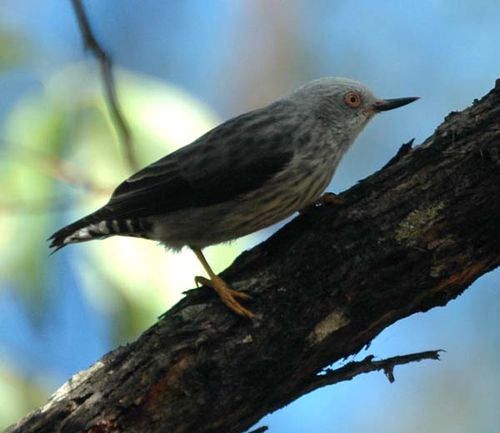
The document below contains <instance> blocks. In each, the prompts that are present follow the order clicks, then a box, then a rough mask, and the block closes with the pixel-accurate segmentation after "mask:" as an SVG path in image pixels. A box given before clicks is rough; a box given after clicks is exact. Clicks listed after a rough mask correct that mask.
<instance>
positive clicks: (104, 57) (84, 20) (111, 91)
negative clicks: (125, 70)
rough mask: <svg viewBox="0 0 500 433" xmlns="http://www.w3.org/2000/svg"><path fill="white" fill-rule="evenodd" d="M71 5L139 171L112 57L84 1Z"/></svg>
mask: <svg viewBox="0 0 500 433" xmlns="http://www.w3.org/2000/svg"><path fill="white" fill-rule="evenodd" d="M71 3H72V4H73V9H74V11H75V15H76V18H77V20H78V26H79V28H80V33H81V35H82V39H83V43H84V45H85V48H86V49H88V50H90V51H91V52H92V53H93V54H94V56H95V57H96V59H97V61H98V62H99V66H100V68H101V77H102V81H103V84H104V90H105V93H106V103H107V105H108V109H109V111H110V113H111V117H112V119H113V123H114V124H115V128H116V130H117V133H118V135H119V137H120V142H121V143H122V146H123V149H124V151H125V157H126V159H127V162H128V164H129V165H130V167H131V168H132V170H134V171H137V170H138V169H139V165H138V163H137V158H136V156H135V152H134V146H133V142H132V133H131V131H130V127H129V125H128V123H127V121H126V120H125V116H124V115H123V112H122V110H121V108H120V104H119V102H118V98H117V96H116V86H115V81H114V78H113V73H112V61H111V57H110V55H109V54H108V53H106V51H104V49H103V48H102V47H101V45H100V44H99V42H97V39H96V38H95V36H94V33H93V31H92V28H91V26H90V22H89V20H88V17H87V15H86V13H85V9H84V8H83V4H82V1H81V0H71Z"/></svg>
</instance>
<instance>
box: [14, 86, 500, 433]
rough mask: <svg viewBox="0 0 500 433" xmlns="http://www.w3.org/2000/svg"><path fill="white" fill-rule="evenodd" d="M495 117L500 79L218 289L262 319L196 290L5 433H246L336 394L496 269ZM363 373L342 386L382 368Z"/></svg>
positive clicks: (499, 243)
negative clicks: (347, 360)
mask: <svg viewBox="0 0 500 433" xmlns="http://www.w3.org/2000/svg"><path fill="white" fill-rule="evenodd" d="M499 119H500V81H497V84H496V87H495V89H493V90H492V91H491V92H490V93H489V94H488V95H486V96H485V97H484V98H482V99H481V100H480V101H476V102H475V103H474V104H473V106H471V107H469V108H467V109H466V110H464V111H463V112H460V113H451V114H450V115H449V116H448V117H447V118H446V119H445V121H444V123H443V124H442V125H441V126H440V127H439V128H438V129H437V130H436V131H435V133H434V134H433V135H432V136H431V137H430V138H429V139H427V140H426V141H425V142H424V143H423V144H422V145H420V146H418V147H416V148H414V149H412V148H411V145H406V146H404V147H403V148H402V149H401V151H400V152H398V155H396V157H395V158H393V159H392V160H391V161H390V162H389V163H388V164H387V166H386V167H384V168H383V169H382V170H380V171H379V172H377V173H375V174H373V175H372V176H370V177H368V178H367V179H365V180H363V181H362V182H360V183H359V184H358V185H356V186H354V187H353V188H351V189H350V190H348V191H346V192H344V193H343V194H341V198H343V199H344V200H345V203H344V204H342V205H340V206H324V207H318V208H315V209H313V210H312V211H310V212H308V213H307V214H305V215H302V216H300V217H298V218H296V219H295V220H293V221H292V222H291V223H290V224H288V225H287V226H285V227H284V228H283V229H282V230H280V231H279V232H278V233H276V234H275V235H274V236H272V237H271V238H270V239H269V240H267V241H266V242H264V243H262V244H261V245H259V246H257V247H255V248H253V249H252V250H250V251H248V252H245V253H243V254H242V255H241V256H240V257H239V258H238V259H237V260H236V261H235V262H234V263H233V265H232V266H231V267H230V268H229V269H227V270H226V271H225V272H224V273H223V277H224V278H225V279H226V281H228V282H230V283H232V285H233V286H234V287H235V288H236V289H239V290H246V291H248V292H249V293H250V294H251V295H252V296H253V301H252V302H251V305H250V307H251V308H252V310H253V311H254V312H255V313H256V314H257V317H256V319H255V320H253V321H249V320H245V319H242V318H240V317H236V316H235V315H233V314H231V313H230V312H229V311H228V310H227V308H225V307H224V306H223V305H222V304H221V303H220V301H219V300H218V299H217V298H216V296H214V294H213V293H212V292H211V291H210V290H208V289H206V288H201V289H197V290H193V291H190V293H188V295H187V296H186V298H185V299H183V300H182V301H181V302H179V303H178V304H177V305H176V306H174V307H173V308H172V309H171V310H170V311H168V312H167V313H166V314H165V315H164V317H162V318H161V319H160V320H159V321H158V323H157V324H155V325H154V326H152V327H151V328H150V329H149V330H147V331H146V332H145V333H144V334H143V335H142V336H141V337H140V338H139V339H138V340H137V341H135V342H133V343H131V344H129V345H127V346H125V347H119V348H117V349H116V350H114V351H112V352H110V353H109V354H107V355H106V356H105V357H104V358H103V359H102V360H101V361H99V362H98V363H96V364H95V365H94V366H93V367H91V368H90V369H89V370H87V371H84V372H82V373H80V374H79V375H77V376H75V377H73V378H72V379H71V380H70V381H69V382H68V383H67V384H66V385H64V386H63V387H62V388H61V389H60V390H59V391H58V392H57V393H56V394H55V395H54V396H53V397H52V399H51V401H50V402H49V403H48V404H47V405H46V406H44V407H42V408H40V409H38V410H36V411H34V412H32V413H31V414H29V415H28V416H27V417H25V418H24V419H22V420H20V421H19V422H18V423H17V424H16V425H14V426H12V427H11V428H10V429H9V430H8V432H9V433H14V432H23V433H29V432H37V433H40V432H51V433H54V432H64V433H70V432H71V433H72V432H86V433H117V432H141V433H149V432H151V433H153V432H176V433H184V432H189V433H194V432H207V433H208V432H228V433H233V432H234V433H236V432H243V431H245V430H246V429H248V428H250V427H251V426H252V425H253V424H254V423H255V422H257V421H258V420H259V419H260V418H261V417H262V416H264V415H266V414H267V413H269V412H271V411H273V410H276V409H278V408H280V407H282V406H284V405H285V404H287V403H289V402H290V401H292V400H294V399H295V398H297V397H298V396H300V395H302V394H303V393H304V392H308V391H310V390H312V389H315V388H317V387H318V386H321V385H324V384H326V383H333V382H335V381H338V380H337V379H338V377H337V378H334V377H333V376H331V375H330V378H331V379H332V381H330V382H328V381H327V380H326V379H323V382H322V380H318V375H317V374H318V372H320V371H321V370H322V369H323V368H324V367H325V366H327V365H329V364H331V363H333V362H335V361H338V360H340V359H342V358H344V357H346V356H349V355H352V354H355V353H356V352H357V351H359V350H360V349H361V348H362V347H363V346H365V345H367V344H369V342H370V341H371V340H372V339H373V338H374V337H375V336H376V335H377V334H378V333H380V332H381V331H382V330H383V329H384V328H386V327H388V326H389V325H391V324H392V323H394V322H395V321H397V320H399V319H401V318H403V317H407V316H409V315H411V314H413V313H416V312H422V311H427V310H429V309H430V308H433V307H436V306H442V305H445V304H446V303H447V302H449V301H450V300H451V299H453V298H455V297H457V296H458V295H459V294H460V293H462V292H463V291H464V290H465V289H466V288H467V287H468V286H469V285H470V284H471V283H472V282H473V281H474V280H475V279H477V278H478V277H479V276H481V275H482V274H484V273H486V272H488V271H490V270H492V269H494V268H495V267H497V266H498V264H499V261H500V224H499V223H498V221H500V187H499V185H500V120H499ZM431 353H433V354H435V355H437V353H436V352H431ZM417 355H418V354H417ZM420 355H421V354H420ZM429 357H432V356H429ZM417 358H418V356H417ZM423 358H425V356H422V357H421V358H419V359H423ZM410 360H411V359H410ZM388 361H389V360H388ZM363 362H366V363H367V364H370V363H372V362H374V361H372V359H371V358H370V359H365V360H364V361H362V362H361V363H363ZM398 363H399V362H395V363H394V364H393V365H396V364H398ZM351 367H352V366H351ZM354 367H359V370H356V368H354V369H351V370H349V369H347V370H349V371H347V370H346V372H345V373H346V375H345V376H342V377H340V379H342V380H347V379H349V378H350V377H353V376H354V375H356V374H360V373H362V372H365V371H372V370H374V369H375V368H374V367H373V366H372V367H369V366H368V367H366V365H365V366H364V367H363V366H361V365H360V366H354ZM379 367H380V368H379V369H382V370H384V371H386V373H387V374H389V375H390V374H391V373H392V368H391V365H390V364H387V365H386V366H385V367H387V368H385V367H384V365H383V364H380V365H379ZM363 368H366V370H363ZM443 368H445V367H444V366H443ZM337 373H338V371H337ZM341 373H342V372H340V373H338V374H341ZM349 375H350V376H349ZM333 379H335V380H333Z"/></svg>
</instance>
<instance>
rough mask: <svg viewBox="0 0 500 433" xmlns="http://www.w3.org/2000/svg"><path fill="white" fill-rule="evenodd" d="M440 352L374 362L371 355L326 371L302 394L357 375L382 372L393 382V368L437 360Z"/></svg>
mask: <svg viewBox="0 0 500 433" xmlns="http://www.w3.org/2000/svg"><path fill="white" fill-rule="evenodd" d="M440 352H442V351H441V350H428V351H426V352H419V353H411V354H409V355H401V356H394V357H392V358H387V359H382V360H380V361H374V360H373V358H374V356H373V355H369V356H367V357H366V358H365V359H363V360H362V361H353V362H349V363H347V364H346V365H344V366H342V367H340V368H337V369H335V370H330V371H326V372H325V373H324V374H320V375H317V376H315V377H314V378H313V380H312V381H309V382H308V383H306V384H305V385H304V387H303V394H306V393H308V392H311V391H313V390H315V389H317V388H321V387H323V386H326V385H333V384H335V383H339V382H344V381H347V380H351V379H353V378H354V377H356V376H357V375H359V374H363V373H369V372H372V371H380V370H382V371H383V372H384V373H385V375H386V376H387V379H388V380H389V382H391V383H392V382H394V367H396V365H402V364H408V363H410V362H419V361H423V360H424V359H435V360H439V353H440Z"/></svg>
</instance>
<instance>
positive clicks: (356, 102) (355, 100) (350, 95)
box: [344, 92, 361, 108]
mask: <svg viewBox="0 0 500 433" xmlns="http://www.w3.org/2000/svg"><path fill="white" fill-rule="evenodd" d="M344 102H345V103H346V104H347V105H349V107H352V108H358V107H359V106H360V105H361V96H360V95H359V93H356V92H347V93H346V94H345V96H344Z"/></svg>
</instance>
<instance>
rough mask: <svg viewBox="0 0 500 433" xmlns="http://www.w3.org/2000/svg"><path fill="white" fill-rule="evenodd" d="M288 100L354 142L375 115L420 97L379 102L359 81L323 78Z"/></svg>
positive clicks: (311, 83) (303, 88) (309, 84)
mask: <svg viewBox="0 0 500 433" xmlns="http://www.w3.org/2000/svg"><path fill="white" fill-rule="evenodd" d="M288 99H289V100H290V101H293V102H296V103H297V104H299V105H301V106H302V107H303V108H304V109H306V110H309V111H311V112H313V113H314V115H315V117H316V118H317V119H321V120H322V121H324V123H325V126H326V125H327V126H328V128H329V129H333V130H334V131H335V133H336V134H340V135H342V136H344V137H345V138H346V140H347V141H350V142H352V141H353V140H354V139H355V138H356V136H357V135H358V134H359V133H360V132H361V131H362V130H363V128H364V127H365V126H366V124H367V123H368V122H369V121H370V119H372V118H373V117H374V115H375V114H377V113H380V112H382V111H388V110H392V109H394V108H398V107H402V106H403V105H406V104H409V103H410V102H413V101H415V100H417V99H418V97H405V98H396V99H379V98H377V97H375V96H374V94H373V92H372V91H371V90H370V89H369V88H368V87H366V86H365V85H364V84H362V83H360V82H358V81H355V80H351V79H349V78H341V77H324V78H319V79H317V80H313V81H310V82H309V83H306V84H305V85H303V86H302V87H300V88H299V89H297V90H296V91H295V92H293V93H292V94H291V95H289V96H288Z"/></svg>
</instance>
